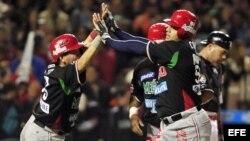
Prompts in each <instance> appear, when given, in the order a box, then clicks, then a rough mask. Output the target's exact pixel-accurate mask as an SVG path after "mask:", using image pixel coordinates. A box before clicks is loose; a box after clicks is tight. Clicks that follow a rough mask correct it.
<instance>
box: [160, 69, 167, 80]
mask: <svg viewBox="0 0 250 141" xmlns="http://www.w3.org/2000/svg"><path fill="white" fill-rule="evenodd" d="M164 76H167V70H166V67H165V66H160V67H159V71H158V80H159V79H160V78H161V77H164Z"/></svg>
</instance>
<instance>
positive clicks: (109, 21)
mask: <svg viewBox="0 0 250 141" xmlns="http://www.w3.org/2000/svg"><path fill="white" fill-rule="evenodd" d="M101 13H102V16H101V17H102V19H103V20H104V21H105V23H106V25H107V27H108V28H109V29H110V30H111V31H112V32H115V31H116V30H117V29H119V27H118V25H117V23H116V21H115V19H114V17H113V15H112V13H111V12H110V10H109V9H108V5H107V4H105V3H102V8H101Z"/></svg>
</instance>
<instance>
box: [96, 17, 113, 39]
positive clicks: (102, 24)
mask: <svg viewBox="0 0 250 141" xmlns="http://www.w3.org/2000/svg"><path fill="white" fill-rule="evenodd" d="M97 26H98V28H99V29H97V31H98V32H99V34H100V36H101V38H102V42H103V43H104V44H105V43H106V39H107V38H111V37H110V35H109V33H108V28H107V26H106V24H105V22H104V21H98V22H97Z"/></svg>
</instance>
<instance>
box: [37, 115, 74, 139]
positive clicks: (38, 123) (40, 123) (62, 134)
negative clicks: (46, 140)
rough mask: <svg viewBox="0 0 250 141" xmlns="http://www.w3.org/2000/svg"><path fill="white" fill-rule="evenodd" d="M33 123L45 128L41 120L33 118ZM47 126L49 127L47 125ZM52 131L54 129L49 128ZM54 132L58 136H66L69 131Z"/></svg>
mask: <svg viewBox="0 0 250 141" xmlns="http://www.w3.org/2000/svg"><path fill="white" fill-rule="evenodd" d="M34 123H35V124H36V125H38V126H39V127H41V128H45V126H46V125H45V124H44V123H43V122H41V121H39V120H37V119H35V120H34ZM48 128H49V127H48ZM50 129H51V128H50ZM51 130H52V131H54V130H53V129H51ZM54 132H55V133H56V134H58V135H60V136H66V135H68V134H69V133H66V132H64V131H61V130H60V131H54Z"/></svg>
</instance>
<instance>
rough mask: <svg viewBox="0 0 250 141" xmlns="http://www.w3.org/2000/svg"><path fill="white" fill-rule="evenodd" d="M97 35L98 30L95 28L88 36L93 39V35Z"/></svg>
mask: <svg viewBox="0 0 250 141" xmlns="http://www.w3.org/2000/svg"><path fill="white" fill-rule="evenodd" d="M97 35H99V32H98V31H97V30H93V31H92V32H91V33H90V37H91V39H93V40H94V39H95V37H96V36H97Z"/></svg>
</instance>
